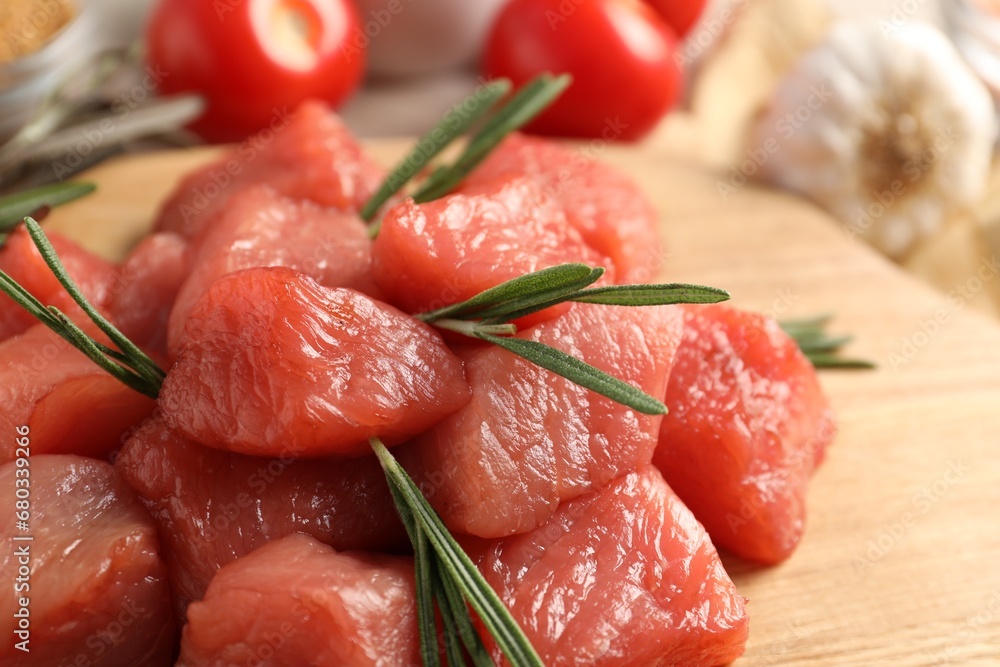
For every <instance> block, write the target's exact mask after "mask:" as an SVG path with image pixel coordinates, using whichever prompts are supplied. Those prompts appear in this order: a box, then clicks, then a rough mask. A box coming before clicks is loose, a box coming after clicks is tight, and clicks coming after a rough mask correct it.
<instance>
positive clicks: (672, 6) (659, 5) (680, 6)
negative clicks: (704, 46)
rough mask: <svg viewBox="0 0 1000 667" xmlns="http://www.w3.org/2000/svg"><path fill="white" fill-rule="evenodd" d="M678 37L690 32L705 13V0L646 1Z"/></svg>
mask: <svg viewBox="0 0 1000 667" xmlns="http://www.w3.org/2000/svg"><path fill="white" fill-rule="evenodd" d="M646 2H648V3H649V4H651V5H652V6H653V8H654V9H656V11H657V13H659V15H660V16H662V17H663V20H664V21H666V22H667V25H669V26H670V27H671V28H673V29H674V32H675V33H677V35H678V36H679V37H683V36H684V35H686V34H688V32H690V30H691V28H693V27H694V24H695V23H697V22H698V19H699V18H701V14H702V12H703V11H705V2H706V0H646Z"/></svg>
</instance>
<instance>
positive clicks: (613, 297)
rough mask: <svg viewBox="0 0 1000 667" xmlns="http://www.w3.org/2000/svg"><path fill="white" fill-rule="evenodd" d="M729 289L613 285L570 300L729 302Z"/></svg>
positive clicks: (640, 303) (631, 303)
mask: <svg viewBox="0 0 1000 667" xmlns="http://www.w3.org/2000/svg"><path fill="white" fill-rule="evenodd" d="M730 296H731V295H730V294H729V292H727V291H726V290H723V289H718V288H716V287H705V286H704V285H685V284H681V283H672V284H668V285H613V286H611V287H595V288H593V289H588V290H583V291H581V292H579V293H577V294H574V295H572V296H571V297H570V299H569V300H570V301H577V302H579V303H596V304H601V305H605V306H667V305H671V304H677V303H696V304H705V303H720V302H722V301H728V300H729V298H730Z"/></svg>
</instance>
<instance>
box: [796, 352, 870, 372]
mask: <svg viewBox="0 0 1000 667" xmlns="http://www.w3.org/2000/svg"><path fill="white" fill-rule="evenodd" d="M806 358H807V359H808V360H809V361H810V362H812V365H813V366H815V367H816V368H827V369H841V370H871V369H873V368H875V367H876V366H875V364H874V363H872V362H871V361H867V360H865V359H844V358H841V357H838V356H837V355H835V354H823V353H807V354H806Z"/></svg>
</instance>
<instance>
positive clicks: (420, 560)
mask: <svg viewBox="0 0 1000 667" xmlns="http://www.w3.org/2000/svg"><path fill="white" fill-rule="evenodd" d="M398 493H399V492H398V491H396V492H395V493H394V494H393V496H394V497H396V496H397V495H398ZM396 505H397V507H399V509H400V512H401V513H402V511H404V510H406V506H405V505H403V506H400V503H399V501H398V500H397V503H396ZM409 514H410V516H409V521H408V522H407V523H408V524H409V525H411V526H412V529H411V530H412V532H411V534H410V540H411V541H412V542H413V552H414V560H415V561H416V588H417V623H418V624H419V627H420V656H421V658H422V660H423V664H424V667H438V666H439V665H440V664H441V656H440V654H439V653H438V642H437V622H436V621H435V618H434V577H435V576H436V575H435V570H436V568H437V559H436V558H435V557H434V554H433V552H432V551H431V548H430V544H429V543H428V542H427V535H425V534H424V531H423V529H422V528H421V527H420V525H419V524H417V523H416V522H414V521H413V514H412V513H409Z"/></svg>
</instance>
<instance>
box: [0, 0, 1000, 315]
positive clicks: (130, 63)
mask: <svg viewBox="0 0 1000 667" xmlns="http://www.w3.org/2000/svg"><path fill="white" fill-rule="evenodd" d="M0 29H2V32H3V35H4V40H3V42H2V43H0V138H2V140H3V141H4V142H5V143H4V146H3V147H2V148H0V187H2V188H3V189H5V190H8V191H9V190H12V189H17V188H21V187H25V186H27V185H37V184H39V183H46V182H53V181H61V180H65V179H67V178H70V177H72V175H73V174H74V173H77V172H79V171H80V170H83V169H85V168H87V167H88V166H91V165H93V164H95V163H97V162H99V161H101V160H103V159H106V158H108V157H110V156H113V155H116V154H119V153H121V152H124V151H140V150H150V149H160V148H164V147H177V146H187V145H194V144H198V143H202V142H235V141H240V140H241V139H243V138H244V137H245V136H247V135H248V134H249V133H251V132H253V131H256V130H260V129H265V130H266V127H267V125H268V123H270V122H273V121H274V119H275V118H276V117H280V114H281V111H280V110H281V109H286V108H289V107H290V108H292V109H293V108H294V106H295V103H296V101H297V100H300V99H303V98H305V97H310V96H318V97H321V98H324V99H326V100H328V102H330V104H331V105H332V106H333V107H335V108H337V109H338V111H339V112H340V113H341V114H342V115H343V116H344V118H345V120H346V121H347V123H348V124H349V125H350V126H351V127H352V129H353V130H354V131H355V132H357V133H359V134H360V135H362V136H366V137H378V136H411V135H416V134H419V133H421V132H422V131H425V130H427V129H428V128H430V127H432V126H433V125H434V124H435V123H437V122H438V121H439V120H440V118H441V115H442V114H443V113H444V112H445V111H446V110H447V109H448V108H449V107H450V106H451V105H452V104H454V103H455V102H457V101H458V100H461V99H462V98H463V97H464V96H465V95H467V94H468V93H469V92H470V91H472V90H474V89H475V87H476V86H477V85H479V83H480V82H481V81H483V80H485V79H486V78H489V77H494V76H506V77H509V78H511V79H512V80H513V81H514V82H515V83H519V82H523V81H525V80H527V79H528V78H530V76H531V75H533V74H534V73H536V72H538V71H545V70H553V71H565V70H569V71H571V72H572V73H573V74H574V76H575V83H574V84H573V86H572V87H571V89H570V92H569V93H567V95H566V97H565V98H564V99H563V100H561V101H560V103H559V104H557V105H556V107H554V108H553V109H552V110H551V111H550V112H547V113H546V114H545V115H544V116H543V117H542V118H540V119H539V120H538V121H536V123H535V124H534V125H533V126H532V127H531V130H532V131H535V132H538V133H541V134H547V135H552V136H558V137H568V138H572V139H577V140H581V139H582V140H599V141H604V140H609V139H610V140H614V141H616V143H620V144H622V146H623V148H622V149H623V150H636V151H643V152H645V153H646V154H648V155H651V156H654V157H655V156H662V159H664V160H668V159H669V160H675V161H676V160H683V161H688V162H690V163H691V164H692V168H699V169H709V170H712V171H713V172H715V173H716V174H717V175H718V190H719V196H720V197H722V198H723V199H725V198H726V197H728V196H729V195H730V194H731V193H732V192H734V191H735V190H738V189H739V188H741V187H744V186H745V185H746V184H748V183H750V184H753V185H754V186H766V187H775V188H780V189H783V190H786V191H788V192H790V193H791V194H793V195H794V196H800V197H805V198H808V199H810V200H812V201H814V202H815V203H816V204H817V205H818V206H821V207H823V208H825V209H826V210H828V211H829V212H830V213H831V215H832V217H833V218H835V219H837V220H838V221H839V223H840V224H841V225H842V226H843V227H844V229H845V231H846V232H847V233H848V235H849V236H852V237H857V238H858V239H860V240H862V241H864V242H866V243H868V244H869V245H871V246H873V247H874V248H875V249H876V250H878V251H879V252H881V253H883V254H884V255H886V256H887V257H888V258H889V259H891V260H892V261H895V262H897V263H899V264H900V265H902V266H903V267H905V268H906V269H907V270H909V271H911V272H913V273H914V274H915V275H917V276H919V277H921V278H922V279H924V280H925V281H927V282H929V283H931V284H932V285H934V286H936V287H938V288H939V289H941V290H943V291H945V292H949V291H951V290H954V289H955V287H956V286H957V285H963V284H965V283H966V282H967V281H968V280H971V279H973V278H975V277H977V276H978V279H979V280H980V281H981V282H982V285H981V287H980V288H978V289H976V290H975V291H974V294H972V296H971V298H969V299H967V301H968V303H970V304H971V305H972V306H973V307H975V308H976V309H978V310H980V311H981V312H983V313H986V314H988V315H991V316H998V315H1000V280H992V277H994V276H995V274H996V271H997V269H996V261H995V259H994V257H995V255H996V254H997V253H998V251H1000V169H998V167H997V160H996V155H997V150H996V147H997V118H998V116H997V101H998V99H1000V2H997V1H996V0H707V1H705V0H702V1H698V0H694V1H689V2H677V1H674V0H2V2H0ZM81 146H85V147H86V150H81ZM67 156H68V157H67ZM53 164H55V165H58V169H55V170H54V169H53ZM56 172H58V173H56ZM991 260H992V261H991ZM987 273H988V275H986V274H987Z"/></svg>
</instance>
